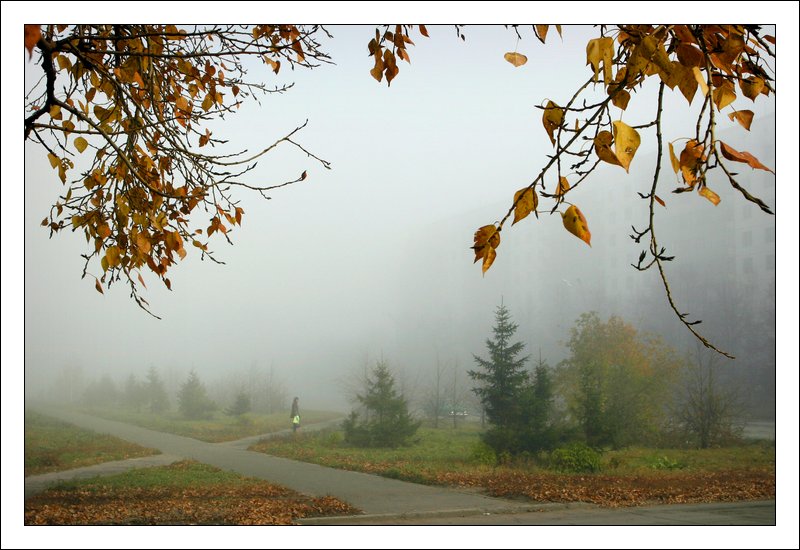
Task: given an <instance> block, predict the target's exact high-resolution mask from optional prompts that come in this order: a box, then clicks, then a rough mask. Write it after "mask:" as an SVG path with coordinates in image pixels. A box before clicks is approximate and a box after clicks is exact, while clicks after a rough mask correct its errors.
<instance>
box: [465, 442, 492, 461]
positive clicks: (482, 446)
mask: <svg viewBox="0 0 800 550" xmlns="http://www.w3.org/2000/svg"><path fill="white" fill-rule="evenodd" d="M471 456H472V460H474V461H475V462H477V463H479V464H483V465H485V466H495V465H497V453H495V452H494V449H492V448H491V447H490V446H489V445H487V444H486V443H485V442H483V441H479V442H478V443H476V444H475V446H474V447H473V448H472V453H471Z"/></svg>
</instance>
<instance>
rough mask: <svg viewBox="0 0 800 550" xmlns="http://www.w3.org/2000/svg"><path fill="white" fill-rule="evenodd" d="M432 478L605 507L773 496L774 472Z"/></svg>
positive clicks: (498, 492)
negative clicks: (655, 475)
mask: <svg viewBox="0 0 800 550" xmlns="http://www.w3.org/2000/svg"><path fill="white" fill-rule="evenodd" d="M436 482H437V483H439V484H443V485H454V486H458V487H473V488H484V489H485V491H486V492H487V493H488V494H490V495H492V496H496V497H503V498H519V497H525V498H529V499H531V500H534V501H536V502H590V503H593V504H597V505H600V506H606V507H619V506H640V505H643V504H654V503H655V504H680V503H697V502H736V501H740V500H771V499H774V498H775V473H774V472H770V471H765V470H734V471H720V472H696V473H694V472H693V473H686V472H683V473H674V474H669V475H660V476H657V477H654V476H608V475H557V474H524V473H521V472H511V471H498V472H493V473H487V474H481V475H474V474H466V475H464V474H458V473H452V474H451V473H443V474H439V475H437V477H436Z"/></svg>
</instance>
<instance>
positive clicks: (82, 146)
mask: <svg viewBox="0 0 800 550" xmlns="http://www.w3.org/2000/svg"><path fill="white" fill-rule="evenodd" d="M88 146H89V142H88V141H86V140H85V139H84V138H82V137H76V138H75V148H76V149H77V150H78V151H79V152H81V153H83V152H84V151H85V150H86V148H87V147H88Z"/></svg>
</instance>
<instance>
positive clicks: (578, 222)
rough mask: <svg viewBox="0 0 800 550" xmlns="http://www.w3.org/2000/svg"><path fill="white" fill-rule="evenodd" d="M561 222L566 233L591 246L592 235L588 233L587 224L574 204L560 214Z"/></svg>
mask: <svg viewBox="0 0 800 550" xmlns="http://www.w3.org/2000/svg"><path fill="white" fill-rule="evenodd" d="M561 221H562V222H563V223H564V227H565V228H566V230H567V231H569V232H570V233H572V234H573V235H575V236H576V237H578V238H579V239H580V240H582V241H583V242H585V243H586V244H588V245H589V246H592V242H591V241H592V234H591V233H590V232H589V224H587V223H586V218H585V217H584V216H583V213H582V212H581V211H580V209H579V208H578V207H577V206H575V205H574V204H573V205H572V206H570V207H569V208H567V211H566V212H564V213H563V214H561Z"/></svg>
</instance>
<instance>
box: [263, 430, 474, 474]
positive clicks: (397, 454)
mask: <svg viewBox="0 0 800 550" xmlns="http://www.w3.org/2000/svg"><path fill="white" fill-rule="evenodd" d="M479 439H480V431H479V428H478V427H477V426H466V427H463V428H459V429H457V430H451V429H441V428H440V429H434V428H425V427H422V428H420V429H419V431H418V432H417V435H416V437H415V438H414V444H413V445H410V446H407V447H398V448H396V449H381V448H376V449H362V448H357V447H351V446H349V445H347V444H345V443H344V441H343V437H342V432H341V431H338V430H326V431H323V432H319V433H304V434H298V435H296V436H293V437H285V438H273V439H269V440H262V441H261V442H259V443H257V444H256V445H253V446H251V447H250V450H255V451H261V452H265V453H268V454H272V455H276V456H282V457H285V458H293V459H296V460H302V461H305V462H313V463H315V464H321V465H323V466H329V467H332V468H341V469H345V470H355V471H363V472H369V473H379V474H380V475H384V476H387V477H394V478H398V479H405V480H408V481H417V482H426V480H429V479H430V478H431V477H432V476H435V475H436V474H437V473H441V472H457V471H463V470H472V469H486V467H485V466H484V465H482V464H480V462H479V461H478V460H477V459H475V458H473V456H472V455H473V452H474V449H475V447H476V446H477V444H478V442H479Z"/></svg>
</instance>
